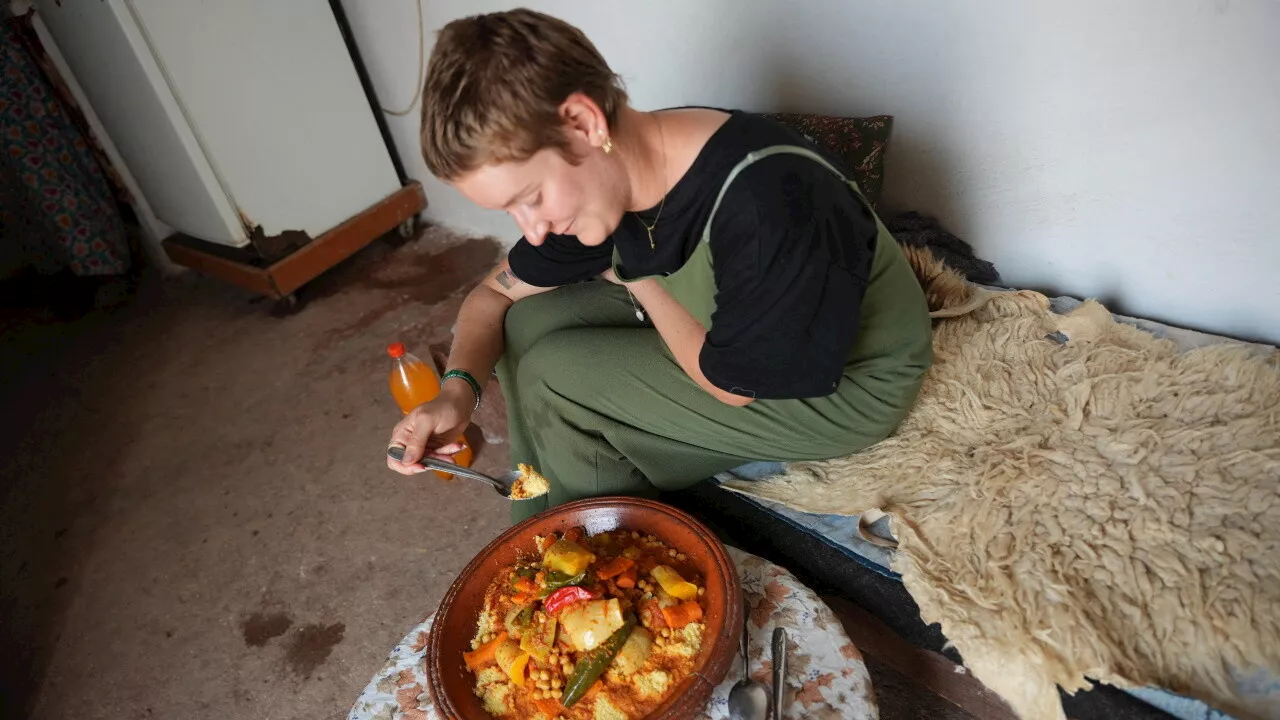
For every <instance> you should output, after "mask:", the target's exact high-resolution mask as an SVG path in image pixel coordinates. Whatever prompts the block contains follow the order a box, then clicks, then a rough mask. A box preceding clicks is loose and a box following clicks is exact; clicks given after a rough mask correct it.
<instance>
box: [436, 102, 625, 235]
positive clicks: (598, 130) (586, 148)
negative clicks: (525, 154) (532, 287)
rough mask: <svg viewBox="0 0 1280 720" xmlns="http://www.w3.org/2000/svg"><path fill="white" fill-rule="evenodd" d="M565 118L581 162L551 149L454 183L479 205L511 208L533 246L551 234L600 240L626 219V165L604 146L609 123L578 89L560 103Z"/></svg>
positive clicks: (572, 150)
mask: <svg viewBox="0 0 1280 720" xmlns="http://www.w3.org/2000/svg"><path fill="white" fill-rule="evenodd" d="M561 117H562V119H563V120H564V121H565V134H566V135H567V136H568V139H569V152H570V153H572V155H573V156H574V157H576V158H579V159H580V162H579V163H578V164H576V165H575V164H573V163H570V162H569V161H568V160H567V159H566V158H565V157H564V156H563V155H561V153H560V152H559V151H558V150H556V149H554V148H548V149H544V150H540V151H539V152H537V153H535V154H534V156H533V157H531V158H529V159H528V160H524V161H521V162H505V163H500V164H496V165H484V166H482V167H480V168H478V169H476V170H474V171H472V172H470V173H468V174H466V175H464V176H462V177H461V178H459V179H458V180H457V181H455V182H454V183H453V185H454V187H456V188H457V189H458V190H459V191H461V192H462V194H463V195H465V196H466V197H467V198H468V199H469V200H471V201H472V202H474V203H476V204H477V205H480V206H481V207H486V208H493V209H497V210H504V211H506V212H507V213H509V214H510V215H511V217H512V218H514V219H515V221H516V224H517V225H519V226H520V230H521V232H523V233H524V236H525V239H527V240H528V241H529V242H530V243H532V244H534V245H541V244H542V241H543V240H544V239H545V238H546V236H547V234H548V233H555V234H557V235H575V236H577V238H578V241H579V242H581V243H582V244H583V245H599V244H601V243H603V242H604V241H605V240H606V239H608V237H609V235H611V234H612V233H613V231H614V229H615V228H617V227H618V223H619V222H621V221H622V214H623V212H624V211H625V209H626V207H627V198H628V194H627V193H628V190H627V188H628V185H627V176H626V170H625V168H623V165H622V163H621V162H620V161H619V159H618V153H616V152H615V153H613V154H612V155H609V154H607V153H605V152H604V151H603V150H601V145H602V144H603V142H604V140H605V138H606V132H607V125H606V124H605V121H604V116H603V114H601V113H600V110H599V108H598V107H597V106H596V105H595V103H594V102H592V101H591V100H590V99H588V98H586V97H585V96H583V95H581V94H577V93H575V94H574V95H572V96H570V98H569V100H566V101H565V104H564V105H562V106H561Z"/></svg>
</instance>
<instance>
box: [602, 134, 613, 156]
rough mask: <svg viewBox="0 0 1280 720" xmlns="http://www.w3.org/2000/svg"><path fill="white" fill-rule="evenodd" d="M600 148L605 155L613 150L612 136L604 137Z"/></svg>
mask: <svg viewBox="0 0 1280 720" xmlns="http://www.w3.org/2000/svg"><path fill="white" fill-rule="evenodd" d="M600 149H602V150H604V154H605V155H608V154H609V153H611V152H613V138H611V137H606V138H605V139H604V144H603V145H601V146H600Z"/></svg>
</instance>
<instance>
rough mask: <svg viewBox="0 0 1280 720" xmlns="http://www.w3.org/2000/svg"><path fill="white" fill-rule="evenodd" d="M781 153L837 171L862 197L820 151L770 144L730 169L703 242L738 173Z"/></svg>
mask: <svg viewBox="0 0 1280 720" xmlns="http://www.w3.org/2000/svg"><path fill="white" fill-rule="evenodd" d="M781 154H787V155H800V156H801V157H806V158H809V159H810V160H812V161H814V162H816V163H818V164H819V165H821V166H823V167H825V168H826V169H828V170H830V171H831V172H833V173H835V175H836V177H838V178H840V179H841V180H842V181H844V182H845V183H846V184H847V185H849V187H851V188H853V190H854V192H857V193H858V197H859V198H861V197H862V193H861V192H860V191H859V190H858V186H857V184H856V183H854V182H853V181H851V180H849V179H848V178H846V177H845V176H844V173H842V172H840V171H839V170H837V169H836V167H835V166H834V165H832V164H831V163H829V162H827V159H826V158H824V157H822V156H821V155H819V154H818V153H816V152H814V151H812V150H810V149H809V148H807V147H802V146H800V145H770V146H769V147H767V148H762V149H760V150H753V151H752V152H749V153H747V156H746V157H744V158H742V160H740V161H739V162H738V164H737V165H734V166H733V169H732V170H730V171H729V176H728V177H726V178H725V179H724V185H721V186H720V194H719V195H716V202H715V204H714V205H712V206H711V215H709V216H708V217H707V224H706V225H705V226H704V227H703V228H702V242H704V243H708V242H711V222H712V221H713V220H715V217H716V211H717V210H719V209H720V203H721V201H723V200H724V196H725V193H727V192H728V191H729V185H730V184H732V183H733V181H734V179H735V178H737V177H738V174H739V173H741V172H742V171H743V170H746V169H747V168H748V167H750V166H751V165H752V164H753V163H755V162H757V161H759V160H763V159H765V158H767V157H769V156H771V155H781Z"/></svg>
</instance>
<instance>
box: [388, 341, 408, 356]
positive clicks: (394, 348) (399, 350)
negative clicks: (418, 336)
mask: <svg viewBox="0 0 1280 720" xmlns="http://www.w3.org/2000/svg"><path fill="white" fill-rule="evenodd" d="M387 354H388V355H390V356H391V357H393V358H398V357H403V356H404V343H398V342H396V343H391V344H390V345H388V346H387Z"/></svg>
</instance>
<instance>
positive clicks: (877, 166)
mask: <svg viewBox="0 0 1280 720" xmlns="http://www.w3.org/2000/svg"><path fill="white" fill-rule="evenodd" d="M764 116H765V117H767V118H769V119H770V120H776V121H778V122H780V123H782V124H783V125H786V126H788V127H790V128H791V129H793V130H795V131H797V132H799V133H800V134H802V135H804V136H805V137H806V138H808V139H809V140H810V142H812V143H813V144H814V145H817V146H818V147H819V148H820V149H822V150H825V151H826V152H829V153H831V154H832V155H835V156H836V157H838V158H840V159H841V160H843V161H844V164H845V167H847V168H848V169H850V170H852V171H853V179H854V180H856V181H857V183H858V188H859V189H861V190H862V194H863V195H866V196H867V200H868V201H870V202H871V204H872V205H875V204H876V201H877V200H879V199H880V189H881V186H882V185H883V184H884V151H885V148H886V147H887V146H888V144H889V133H890V132H892V130H893V116H892V115H873V116H871V117H864V118H852V117H835V116H832V115H802V114H799V113H765V114H764Z"/></svg>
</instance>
